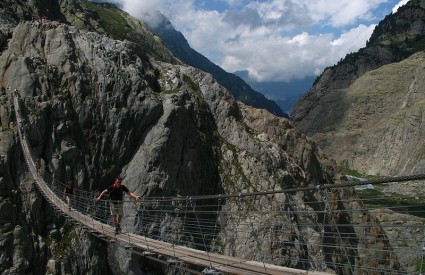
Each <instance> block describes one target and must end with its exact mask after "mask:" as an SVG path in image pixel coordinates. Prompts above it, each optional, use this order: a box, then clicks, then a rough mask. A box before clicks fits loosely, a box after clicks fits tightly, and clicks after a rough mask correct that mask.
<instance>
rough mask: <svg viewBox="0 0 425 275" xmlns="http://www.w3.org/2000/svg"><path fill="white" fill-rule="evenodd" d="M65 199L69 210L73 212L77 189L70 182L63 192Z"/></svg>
mask: <svg viewBox="0 0 425 275" xmlns="http://www.w3.org/2000/svg"><path fill="white" fill-rule="evenodd" d="M63 197H64V199H65V200H66V202H67V204H68V209H69V210H71V206H72V202H73V201H74V200H75V189H74V185H73V184H72V181H70V180H69V181H68V183H67V184H66V186H65V190H63Z"/></svg>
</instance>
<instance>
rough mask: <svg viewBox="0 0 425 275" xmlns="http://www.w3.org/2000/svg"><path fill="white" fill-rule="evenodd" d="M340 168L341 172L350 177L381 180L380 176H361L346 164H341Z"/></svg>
mask: <svg viewBox="0 0 425 275" xmlns="http://www.w3.org/2000/svg"><path fill="white" fill-rule="evenodd" d="M342 167H343V169H342V172H343V173H344V174H345V175H348V176H352V177H356V178H364V179H377V178H381V176H379V175H365V174H362V173H360V172H359V171H357V170H354V169H351V168H349V167H348V165H347V164H346V163H345V164H344V163H343V165H342Z"/></svg>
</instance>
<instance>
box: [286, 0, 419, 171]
mask: <svg viewBox="0 0 425 275" xmlns="http://www.w3.org/2000/svg"><path fill="white" fill-rule="evenodd" d="M424 19H425V1H423V0H412V1H409V2H408V4H406V5H405V6H404V7H402V8H400V9H399V11H398V12H397V13H395V14H393V15H389V16H387V17H386V18H385V19H384V20H382V21H381V22H380V23H379V25H378V26H377V27H376V28H375V30H374V33H373V34H372V36H371V38H370V41H369V42H368V44H367V47H366V48H363V49H361V50H359V51H358V52H357V53H353V54H349V55H347V57H346V58H345V59H344V60H341V61H340V62H339V63H338V64H337V65H335V66H333V67H331V68H328V69H326V70H325V71H324V72H323V73H322V75H321V76H320V77H319V78H318V79H317V81H316V83H315V84H314V86H313V87H312V88H311V90H310V91H309V93H308V94H306V95H305V96H304V97H303V98H301V99H300V101H299V102H298V103H297V105H296V107H295V108H294V110H293V113H292V117H293V119H294V121H295V124H296V127H297V128H298V129H300V130H301V131H302V132H303V133H305V134H307V135H308V136H311V137H313V138H314V139H315V140H317V141H318V143H319V145H320V147H321V148H323V149H324V150H325V152H326V153H327V154H328V155H329V156H331V157H332V158H334V159H335V160H337V162H338V163H340V164H342V165H345V166H348V167H350V168H352V169H355V170H358V171H360V172H361V173H364V174H375V175H400V174H412V173H419V172H421V171H423V168H424V163H423V160H422V154H421V153H420V152H421V151H422V150H423V149H422V148H423V147H424V144H423V143H422V142H419V143H418V142H417V141H418V140H423V137H424V133H423V131H422V129H423V123H424V122H423V119H422V118H423V110H422V106H423V95H424V90H423V84H422V83H423V81H424V75H423V73H422V70H423V66H424V63H423V61H424V60H423V49H424V45H425V44H424V43H423V42H424V40H425V24H424ZM415 52H421V53H418V54H416V55H413V56H411V55H412V54H413V53H415ZM408 56H411V58H409V59H406V58H407V57H408ZM405 59H406V60H405ZM390 64H391V65H390ZM385 65H387V66H385Z"/></svg>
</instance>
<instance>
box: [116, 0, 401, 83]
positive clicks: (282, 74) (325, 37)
mask: <svg viewBox="0 0 425 275" xmlns="http://www.w3.org/2000/svg"><path fill="white" fill-rule="evenodd" d="M110 1H111V2H116V3H120V4H121V5H122V8H123V9H124V10H125V11H127V12H128V13H130V14H131V15H133V16H134V17H136V18H139V19H142V20H144V19H145V20H146V18H150V20H154V18H152V17H151V16H146V14H149V13H150V14H152V11H156V10H159V11H160V12H161V13H162V14H164V15H165V16H166V17H167V18H168V19H169V20H170V21H171V23H172V24H173V26H174V28H175V29H176V30H178V31H180V32H182V33H183V35H184V36H185V38H186V39H187V41H188V43H189V44H190V46H191V47H192V48H193V49H195V50H196V51H198V52H200V53H201V54H203V55H204V56H206V57H207V58H208V59H210V60H211V61H212V62H214V63H215V64H217V65H219V66H220V67H222V68H223V69H224V70H226V71H228V72H235V71H248V73H249V77H250V78H251V79H252V80H253V81H257V82H273V81H284V82H289V81H291V80H294V79H303V78H304V77H307V76H317V75H319V74H320V73H321V72H322V71H323V69H324V68H326V67H328V66H332V65H334V64H336V63H337V62H338V61H339V60H340V59H341V58H344V57H345V55H346V54H347V53H351V52H355V51H357V50H358V49H360V48H362V47H364V46H365V45H366V41H367V40H368V39H369V38H370V35H371V34H372V31H373V29H374V28H375V26H376V24H377V23H378V22H379V21H380V20H382V19H383V18H384V17H385V16H386V15H388V14H390V13H392V12H393V13H394V12H396V11H397V8H398V7H400V6H402V5H404V4H405V3H407V1H408V0H257V1H251V0H110Z"/></svg>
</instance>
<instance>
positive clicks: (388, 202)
mask: <svg viewBox="0 0 425 275" xmlns="http://www.w3.org/2000/svg"><path fill="white" fill-rule="evenodd" d="M356 193H357V195H358V196H359V198H361V199H362V200H363V202H364V203H365V204H366V205H367V206H369V207H372V206H373V207H379V208H391V210H393V211H395V212H397V213H400V214H410V215H413V216H417V217H420V218H425V203H424V201H423V200H417V199H414V198H406V197H397V196H394V195H392V196H385V195H384V194H383V193H382V192H381V191H379V190H377V189H365V190H357V191H356Z"/></svg>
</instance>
